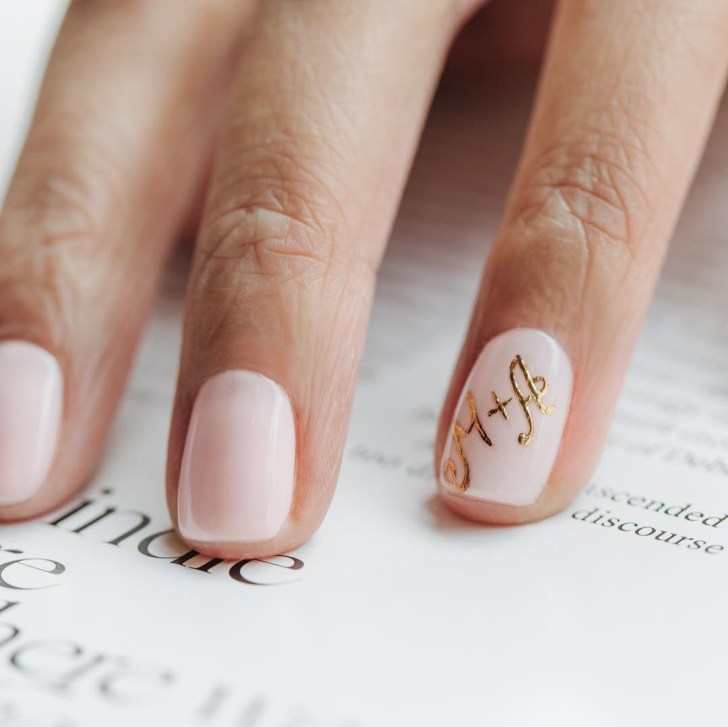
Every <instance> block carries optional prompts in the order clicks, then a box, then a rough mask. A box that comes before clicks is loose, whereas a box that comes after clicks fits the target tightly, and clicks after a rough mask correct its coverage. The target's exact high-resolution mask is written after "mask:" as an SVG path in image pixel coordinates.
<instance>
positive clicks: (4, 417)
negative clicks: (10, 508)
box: [0, 341, 63, 505]
mask: <svg viewBox="0 0 728 727" xmlns="http://www.w3.org/2000/svg"><path fill="white" fill-rule="evenodd" d="M62 406H63V377H62V375H61V369H60V367H59V366H58V362H57V361H56V359H55V358H54V357H53V356H51V354H49V353H48V351H46V350H45V349H44V348H41V347H40V346H36V345H35V344H34V343H28V342H26V341H3V342H0V505H14V504H16V503H18V502H23V501H24V500H28V499H29V498H31V497H32V496H33V495H35V493H36V492H37V491H38V490H39V489H40V487H41V485H42V484H43V482H44V481H45V478H46V476H47V475H48V470H49V468H50V466H51V462H52V461H53V457H54V455H55V452H56V442H57V439H58V430H59V428H60V423H61V410H62Z"/></svg>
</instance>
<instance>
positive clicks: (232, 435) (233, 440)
mask: <svg viewBox="0 0 728 727" xmlns="http://www.w3.org/2000/svg"><path fill="white" fill-rule="evenodd" d="M295 458H296V432H295V425H294V422H293V410H292V408H291V402H290V400H289V398H288V396H287V395H286V393H285V392H284V391H283V389H282V388H281V387H280V386H278V384H276V383H275V382H274V381H271V379H269V378H267V377H265V376H263V375H262V374H259V373H256V372H254V371H244V370H231V371H224V372H222V373H220V374H216V375H215V376H213V377H212V378H210V379H208V380H207V381H206V382H205V383H204V384H203V385H202V387H201V388H200V391H199V393H198V394H197V399H196V401H195V404H194V407H193V410H192V417H191V419H190V425H189V429H188V432H187V441H186V443H185V449H184V454H183V456H182V468H181V472H180V481H179V491H178V494H177V508H178V520H179V529H180V533H181V534H182V536H183V537H185V538H188V539H190V540H197V541H205V542H258V541H265V540H270V539H271V538H273V537H275V536H276V535H277V534H278V532H279V531H280V529H281V527H282V526H283V523H284V522H285V521H286V518H287V517H288V513H289V511H290V509H291V503H292V501H293V486H294V475H295V461H296V460H295Z"/></svg>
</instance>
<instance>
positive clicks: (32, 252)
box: [0, 0, 234, 519]
mask: <svg viewBox="0 0 728 727" xmlns="http://www.w3.org/2000/svg"><path fill="white" fill-rule="evenodd" d="M172 5H175V3H171V2H168V1H167V0H155V1H154V2H148V3H116V2H113V3H106V2H104V3H100V2H77V3H74V4H72V5H71V7H70V10H69V13H68V15H67V17H66V20H65V22H64V24H63V27H62V29H61V31H60V35H59V37H58V41H57V44H56V46H55V49H54V51H53V54H52V58H51V60H50V64H49V67H48V71H47V75H46V78H45V80H44V83H43V87H42V90H41V92H40V96H39V100H38V105H37V109H36V112H35V116H34V120H33V122H32V126H31V129H30V132H29V135H28V139H27V141H26V145H25V148H24V151H23V152H22V155H21V158H20V160H19V163H18V166H17V169H16V172H15V175H14V178H13V180H12V182H11V185H10V187H9V190H8V194H7V198H6V201H5V205H4V209H3V212H2V217H1V218H0V504H1V505H2V509H0V517H2V518H3V519H15V518H21V517H29V516H32V515H35V514H37V513H39V512H41V511H43V510H47V509H49V508H51V507H53V506H55V505H57V504H58V503H59V501H60V500H61V499H62V498H64V497H67V496H68V495H69V494H70V493H71V492H72V491H73V490H74V489H75V488H77V487H78V486H79V485H80V484H81V483H82V482H83V480H84V479H85V477H86V476H87V474H88V473H89V471H90V469H91V467H92V466H93V464H94V461H95V459H96V457H97V455H98V452H99V448H100V446H101V443H102V441H103V438H104V435H105V432H106V430H107V427H108V423H109V420H110V417H111V415H112V413H113V411H114V407H115V405H116V402H117V400H118V398H119V394H120V392H121V389H122V386H123V383H124V380H125V377H126V374H127V370H128V368H129V362H130V359H131V356H132V352H133V349H134V345H135V343H136V340H137V337H138V335H139V331H140V327H141V324H142V322H143V320H144V317H145V314H146V312H147V309H148V307H149V304H150V300H151V297H152V294H153V291H154V287H155V281H156V278H157V276H158V273H159V270H160V266H161V263H162V261H163V258H164V255H165V252H166V250H167V248H168V246H169V243H170V242H171V240H172V239H173V237H174V234H175V230H176V228H177V226H178V224H180V220H181V218H182V215H183V211H184V209H185V208H186V206H187V204H188V201H189V200H190V199H191V197H192V195H193V191H194V187H195V186H196V184H197V183H198V178H199V175H200V172H201V170H202V168H203V164H204V160H205V157H206V156H207V155H208V148H209V146H210V143H211V142H210V138H211V135H212V132H213V121H214V118H213V115H212V114H211V112H210V109H211V107H212V106H213V101H217V100H218V99H217V96H218V95H220V93H221V92H222V89H218V88H217V85H218V83H217V81H216V80H215V79H216V78H217V74H218V71H219V69H220V66H221V65H223V64H224V63H225V62H226V54H230V53H231V49H232V46H233V40H234V37H233V34H232V31H230V30H227V28H228V27H229V25H230V18H231V12H230V11H229V10H225V11H224V12H223V11H222V10H221V8H222V7H225V6H227V5H228V4H227V3H225V4H221V5H220V7H218V4H217V3H211V4H206V6H205V7H206V10H205V11H204V12H203V11H202V10H192V9H191V8H192V6H190V9H189V12H185V13H181V12H170V11H171V10H172V9H173V8H172ZM195 7H197V6H195ZM211 32H214V33H216V34H217V36H216V37H217V39H218V44H214V47H213V45H211V44H209V42H208V41H209V33H211Z"/></svg>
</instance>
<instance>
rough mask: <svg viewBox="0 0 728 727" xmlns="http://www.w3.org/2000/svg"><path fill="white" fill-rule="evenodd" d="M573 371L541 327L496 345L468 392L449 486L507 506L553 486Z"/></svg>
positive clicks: (454, 427)
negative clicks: (552, 474)
mask: <svg viewBox="0 0 728 727" xmlns="http://www.w3.org/2000/svg"><path fill="white" fill-rule="evenodd" d="M572 380H573V376H572V370H571V364H570V363H569V359H568V357H567V356H566V353H565V352H564V350H563V349H562V348H561V346H559V344H558V343H557V342H556V341H555V340H554V339H553V338H551V336H549V335H548V334H546V333H544V332H543V331H540V330H537V329H535V328H514V329H513V330H510V331H506V332H505V333H501V334H500V335H498V336H496V337H495V338H493V339H491V340H490V341H489V342H488V344H487V345H486V346H485V348H484V349H483V350H482V352H481V353H480V355H479V356H478V359H477V361H476V362H475V365H474V366H473V370H472V371H471V373H470V376H469V377H468V380H467V381H466V383H465V386H464V388H463V393H462V394H461V396H460V400H459V402H458V404H457V407H456V409H455V417H454V419H453V422H452V424H451V426H450V429H449V432H448V440H447V443H446V446H445V451H444V453H443V458H442V462H441V466H440V480H441V484H442V486H443V487H444V488H445V489H446V490H448V491H450V492H454V493H457V494H461V495H464V496H466V497H472V498H475V499H478V500H487V501H490V502H496V503H501V504H505V505H530V504H531V503H533V502H535V501H536V500H537V499H538V498H539V496H540V494H541V492H542V491H543V489H544V487H545V486H546V483H547V481H548V478H549V475H550V473H551V469H552V467H553V465H554V461H555V459H556V454H557V452H558V450H559V445H560V443H561V434H562V432H563V430H564V424H565V423H566V417H567V414H568V412H569V405H570V403H571V390H572Z"/></svg>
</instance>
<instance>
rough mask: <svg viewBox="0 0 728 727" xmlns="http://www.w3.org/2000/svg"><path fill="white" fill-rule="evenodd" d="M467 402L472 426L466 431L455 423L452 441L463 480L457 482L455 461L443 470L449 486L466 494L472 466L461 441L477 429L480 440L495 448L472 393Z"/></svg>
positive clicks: (446, 465)
mask: <svg viewBox="0 0 728 727" xmlns="http://www.w3.org/2000/svg"><path fill="white" fill-rule="evenodd" d="M467 400H468V407H469V409H470V424H469V426H468V428H467V429H465V428H464V427H461V426H460V425H459V424H458V423H457V422H455V424H454V425H453V428H452V441H453V443H454V445H455V450H456V451H457V453H458V456H459V457H460V461H461V462H462V465H463V479H462V480H461V481H460V482H458V481H457V468H456V467H455V461H454V460H453V459H448V460H447V462H445V464H444V466H443V468H442V471H443V475H444V476H445V481H446V482H447V483H448V485H450V486H451V487H454V488H456V489H458V490H461V491H462V492H465V490H467V489H468V487H470V465H469V464H468V458H467V457H466V456H465V452H464V451H463V445H462V444H461V442H460V440H461V439H462V438H463V437H466V436H467V435H468V434H470V432H472V431H473V429H475V431H477V432H478V434H479V435H480V438H481V439H482V440H483V441H484V442H485V443H486V444H487V445H488V446H489V447H492V446H493V442H491V441H490V437H489V436H488V435H487V434H486V433H485V429H483V425H482V424H481V423H480V418H479V417H478V409H477V407H476V405H475V397H474V396H473V395H472V393H471V392H468V393H467Z"/></svg>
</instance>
